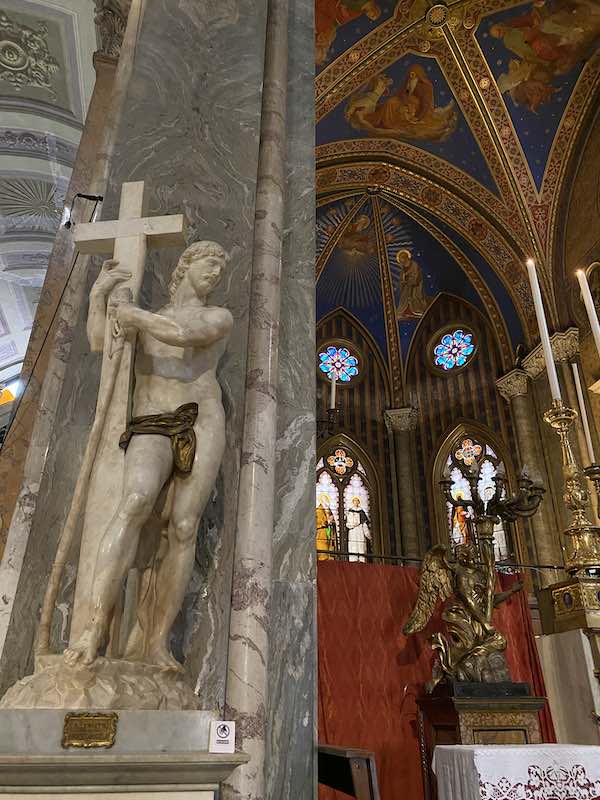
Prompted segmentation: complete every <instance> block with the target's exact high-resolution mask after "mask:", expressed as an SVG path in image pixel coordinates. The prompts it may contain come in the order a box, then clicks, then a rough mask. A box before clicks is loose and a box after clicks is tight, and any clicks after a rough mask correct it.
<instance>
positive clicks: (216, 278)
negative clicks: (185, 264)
mask: <svg viewBox="0 0 600 800" xmlns="http://www.w3.org/2000/svg"><path fill="white" fill-rule="evenodd" d="M224 267H225V260H224V259H223V258H221V257H220V256H212V255H207V256H201V257H199V258H196V259H194V260H193V261H192V262H191V263H190V265H189V268H188V277H189V279H190V283H191V284H192V286H193V287H194V291H195V292H196V294H197V295H199V296H200V297H204V296H205V295H207V294H210V292H212V290H213V289H214V288H215V287H216V286H218V285H219V282H220V280H221V275H222V274H223V269H224Z"/></svg>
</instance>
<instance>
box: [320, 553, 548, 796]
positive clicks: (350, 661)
mask: <svg viewBox="0 0 600 800" xmlns="http://www.w3.org/2000/svg"><path fill="white" fill-rule="evenodd" d="M513 580H515V577H513V576H511V577H510V579H508V580H507V579H505V578H504V577H503V578H502V582H503V583H507V584H509V583H512V581H513ZM417 589H418V570H417V569H414V568H412V567H393V566H375V565H370V564H350V563H347V562H339V561H338V562H336V561H322V562H320V563H319V566H318V638H319V741H320V742H321V743H322V744H331V745H339V746H345V747H359V748H363V749H365V750H371V751H373V752H374V753H375V759H376V762H377V775H378V781H379V789H380V792H381V800H408V798H410V800H419V798H422V797H423V785H422V779H421V766H420V760H419V759H420V756H419V743H418V736H417V708H416V703H415V698H416V697H417V696H418V695H419V694H420V693H421V692H422V691H423V684H424V682H425V681H426V680H427V679H428V678H429V677H430V675H431V665H432V661H433V653H432V650H431V648H430V646H429V639H430V637H431V634H432V633H434V632H435V631H437V630H441V629H442V625H441V624H440V622H439V619H435V618H434V620H433V621H432V622H431V623H430V625H429V626H428V628H426V629H425V630H424V631H423V632H422V633H421V634H418V635H415V636H410V637H408V638H407V637H406V636H404V634H403V633H402V626H403V625H404V623H405V622H406V620H407V618H408V615H409V614H410V611H411V609H412V606H413V603H414V601H415V598H416V595H417ZM494 621H495V624H496V626H497V627H498V628H499V629H500V630H501V631H502V632H503V633H504V634H505V635H506V637H507V639H508V650H507V658H508V662H509V666H510V670H511V675H512V677H513V680H515V681H525V682H527V683H529V684H531V687H532V691H533V693H534V694H536V695H538V696H544V694H545V689H544V683H543V678H542V672H541V667H540V662H539V659H538V655H537V650H536V646H535V640H534V635H533V628H532V624H531V617H530V614H529V609H528V607H527V598H526V596H525V594H524V593H523V592H521V593H519V594H517V595H515V596H513V597H512V598H511V599H510V600H508V601H507V602H506V603H504V604H502V606H500V608H498V609H497V610H496V611H495V616H494ZM540 722H541V727H542V735H543V737H544V741H547V742H553V741H555V736H554V729H553V727H552V720H551V718H550V715H549V712H547V711H544V712H543V713H542V714H541V715H540ZM345 797H347V795H344V794H341V793H339V792H334V791H333V790H331V789H327V788H325V787H323V786H320V787H319V800H334V799H335V800H342V798H345Z"/></svg>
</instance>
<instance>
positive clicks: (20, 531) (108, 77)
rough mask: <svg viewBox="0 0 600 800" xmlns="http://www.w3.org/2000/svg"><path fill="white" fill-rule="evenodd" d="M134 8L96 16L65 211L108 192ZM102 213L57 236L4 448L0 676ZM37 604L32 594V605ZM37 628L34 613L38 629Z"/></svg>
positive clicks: (8, 654) (136, 2)
mask: <svg viewBox="0 0 600 800" xmlns="http://www.w3.org/2000/svg"><path fill="white" fill-rule="evenodd" d="M129 6H130V3H129V0H121V3H120V4H119V3H116V4H112V6H111V8H110V10H105V11H104V12H103V13H102V14H99V15H98V16H97V17H96V23H97V26H98V34H99V35H98V38H99V41H100V49H99V50H98V51H96V53H95V54H94V67H95V70H96V82H95V85H94V91H93V93H92V97H91V100H90V104H89V107H88V111H87V116H86V121H85V126H84V129H83V133H82V136H81V140H80V143H79V149H78V151H77V157H76V159H75V163H74V165H73V172H72V174H71V179H70V183H69V188H68V191H67V194H66V198H65V207H66V208H69V207H70V205H71V203H72V201H73V198H74V197H75V195H76V194H77V193H78V192H82V193H84V194H94V195H104V193H105V190H106V186H107V178H108V170H109V165H110V159H111V154H112V151H113V147H114V143H115V138H116V134H117V130H118V123H119V119H120V109H121V108H122V104H123V99H124V93H125V89H126V87H127V84H128V82H129V77H130V74H131V70H132V65H133V57H134V53H135V43H136V36H137V28H138V21H139V17H140V13H141V0H133V4H132V6H131V12H130V14H129V19H130V23H131V24H130V25H129V26H128V27H127V15H128V12H129ZM90 13H91V11H90ZM95 208H96V204H95V203H94V202H92V201H88V200H84V199H78V200H77V201H76V203H75V205H74V210H73V215H72V217H71V227H65V226H64V225H63V224H61V226H60V227H59V229H58V231H57V233H56V238H55V240H54V245H53V249H52V253H51V255H50V260H49V263H48V270H47V273H46V278H45V281H44V286H43V290H42V294H41V297H40V302H39V306H38V309H37V312H36V317H35V322H34V326H33V330H32V333H31V338H30V341H29V345H28V348H27V353H26V357H25V363H24V365H23V373H22V376H21V384H22V385H23V386H24V387H25V388H24V391H23V394H22V396H21V398H20V401H19V403H18V406H17V409H16V413H15V416H14V419H13V421H12V424H11V426H10V430H9V432H8V434H7V438H6V440H5V442H4V446H3V447H2V449H1V450H0V485H1V486H2V492H1V493H0V556H1V555H2V553H3V551H4V548H5V547H6V549H5V551H4V558H3V560H2V563H1V565H0V585H2V586H3V594H4V602H3V603H2V606H1V608H0V672H5V670H6V669H7V668H8V667H7V660H11V661H12V660H13V659H15V652H14V651H13V650H12V649H11V648H7V649H6V648H5V647H4V644H5V640H6V636H7V632H8V628H9V625H10V623H11V617H12V614H13V604H14V600H15V593H16V591H17V587H18V584H19V580H20V577H21V568H22V565H23V560H24V558H25V553H26V549H27V547H28V543H29V536H30V532H31V528H32V526H33V522H34V516H35V513H36V509H37V503H38V494H39V491H40V487H41V482H42V477H43V474H44V470H45V467H46V463H47V458H48V455H49V452H50V450H49V447H50V443H51V438H52V432H53V428H54V425H55V422H56V419H57V415H58V412H59V409H60V408H61V390H62V386H63V382H64V380H65V375H66V371H67V365H68V363H69V356H70V353H71V346H72V344H73V341H74V337H73V327H74V325H75V323H76V321H77V318H78V316H79V314H80V311H81V307H82V305H85V291H86V286H87V282H88V278H89V274H88V270H89V264H90V263H91V262H90V259H89V258H88V257H82V256H79V257H77V258H76V256H75V248H74V243H73V230H74V227H75V226H76V225H77V223H78V222H80V221H86V222H87V221H88V220H89V219H90V216H91V214H92V213H93V211H94V209H95ZM38 547H41V548H42V550H43V553H44V554H46V555H49V553H50V551H51V547H52V541H51V540H50V541H49V542H48V541H47V539H44V541H43V542H41V543H40V544H39V545H38ZM48 547H50V550H48V549H47V548H48ZM34 602H35V596H34V595H33V594H32V596H31V598H30V600H29V603H30V604H33V603H34ZM29 622H30V620H29V619H28V618H27V614H26V613H25V614H24V615H23V614H22V615H21V620H20V622H19V625H20V626H25V629H27V628H28V626H29ZM34 623H35V613H33V614H32V619H31V625H34ZM21 633H23V629H22V628H21ZM27 636H29V637H30V638H33V630H31V631H29V630H28V631H27ZM17 663H18V662H17ZM7 680H9V679H8V678H7ZM0 689H1V687H0Z"/></svg>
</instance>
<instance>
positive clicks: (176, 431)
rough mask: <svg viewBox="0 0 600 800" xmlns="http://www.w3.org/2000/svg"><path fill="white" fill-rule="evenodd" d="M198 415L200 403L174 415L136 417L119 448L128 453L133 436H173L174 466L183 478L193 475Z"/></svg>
mask: <svg viewBox="0 0 600 800" xmlns="http://www.w3.org/2000/svg"><path fill="white" fill-rule="evenodd" d="M197 416H198V403H185V404H184V405H182V406H179V408H177V409H176V410H175V411H174V412H173V413H172V414H147V415H146V416H144V417H134V418H133V419H132V420H131V422H130V423H129V425H128V426H127V428H126V430H125V432H124V433H123V434H121V438H120V439H119V447H122V448H123V450H127V447H128V445H129V442H130V440H131V437H132V436H135V434H139V433H142V434H147V435H148V434H149V435H158V436H169V437H170V439H171V450H172V451H173V465H174V469H175V471H176V472H177V473H178V474H180V475H189V474H190V472H191V471H192V465H193V463H194V456H195V455H196V434H195V432H194V422H195V421H196V417H197Z"/></svg>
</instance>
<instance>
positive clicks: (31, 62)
mask: <svg viewBox="0 0 600 800" xmlns="http://www.w3.org/2000/svg"><path fill="white" fill-rule="evenodd" d="M47 40H48V28H47V26H46V25H45V23H43V22H39V23H38V26H37V29H36V30H34V29H33V28H30V27H28V26H27V25H21V24H19V23H17V22H14V21H13V20H11V19H10V18H9V17H8V16H7V14H6V13H5V12H4V11H0V80H4V81H7V82H8V83H10V84H11V86H14V88H15V89H16V90H17V91H20V90H21V89H23V88H24V87H25V86H35V87H37V88H39V89H47V90H48V91H49V92H50V93H51V94H52V95H53V96H54V94H55V92H54V89H53V87H52V84H51V82H50V81H51V78H52V76H53V75H54V74H55V73H56V72H58V70H59V69H60V66H59V63H58V61H57V60H56V59H55V58H53V57H52V56H51V55H50V51H49V49H48V41H47Z"/></svg>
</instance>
